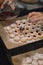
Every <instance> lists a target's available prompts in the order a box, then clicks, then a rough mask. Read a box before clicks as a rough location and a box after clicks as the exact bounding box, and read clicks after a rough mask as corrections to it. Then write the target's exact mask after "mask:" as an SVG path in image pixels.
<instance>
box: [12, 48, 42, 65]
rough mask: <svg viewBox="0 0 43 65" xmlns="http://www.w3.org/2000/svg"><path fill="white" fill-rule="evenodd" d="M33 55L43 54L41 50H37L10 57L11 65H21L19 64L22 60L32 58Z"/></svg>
mask: <svg viewBox="0 0 43 65" xmlns="http://www.w3.org/2000/svg"><path fill="white" fill-rule="evenodd" d="M35 53H40V54H43V48H40V49H37V50H33V51H30V52H27V53H24V54H19V55H16V56H11V60H12V63H13V65H22V63H21V62H22V60H23V58H25V57H29V56H32V55H34V54H35Z"/></svg>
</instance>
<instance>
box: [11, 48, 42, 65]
mask: <svg viewBox="0 0 43 65" xmlns="http://www.w3.org/2000/svg"><path fill="white" fill-rule="evenodd" d="M11 59H12V62H13V65H43V48H40V49H37V50H35V51H31V52H27V53H24V54H20V55H17V56H12V57H11Z"/></svg>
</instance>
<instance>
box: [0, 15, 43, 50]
mask: <svg viewBox="0 0 43 65" xmlns="http://www.w3.org/2000/svg"><path fill="white" fill-rule="evenodd" d="M26 18H27V15H26V16H23V17H20V18H15V19H12V20H7V21H0V36H1V38H2V40H3V42H4V44H5V46H6V48H7V49H9V50H10V49H13V48H17V47H20V46H23V45H27V44H29V43H25V44H14V43H12V42H10V41H8V39H7V35H6V32H5V31H4V29H3V27H4V26H7V25H10V24H12V23H13V22H14V21H16V20H18V19H26ZM40 40H43V37H42V38H41V39H37V40H35V41H32V42H30V43H32V44H33V42H37V41H40Z"/></svg>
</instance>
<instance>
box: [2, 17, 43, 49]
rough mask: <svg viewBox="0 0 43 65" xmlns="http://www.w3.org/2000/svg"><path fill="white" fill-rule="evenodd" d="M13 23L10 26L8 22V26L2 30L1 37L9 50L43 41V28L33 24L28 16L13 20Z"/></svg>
mask: <svg viewBox="0 0 43 65" xmlns="http://www.w3.org/2000/svg"><path fill="white" fill-rule="evenodd" d="M12 22H13V23H12V24H9V23H10V22H9V21H8V25H7V26H2V27H3V28H1V37H2V39H3V41H4V42H5V45H6V46H7V48H9V49H10V48H15V47H19V46H22V45H25V44H29V43H32V42H35V41H38V40H41V39H43V29H42V28H41V27H42V26H41V25H40V24H36V23H31V22H30V21H29V20H28V19H27V16H25V17H21V18H18V19H16V20H12ZM5 23H6V22H5ZM6 24H7V23H6Z"/></svg>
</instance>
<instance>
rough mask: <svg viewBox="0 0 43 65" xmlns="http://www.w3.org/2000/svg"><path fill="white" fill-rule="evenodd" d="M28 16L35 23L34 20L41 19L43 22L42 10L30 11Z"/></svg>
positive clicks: (38, 20)
mask: <svg viewBox="0 0 43 65" xmlns="http://www.w3.org/2000/svg"><path fill="white" fill-rule="evenodd" d="M28 17H29V19H30V21H31V22H32V23H34V22H36V23H37V22H38V23H40V21H41V23H43V14H42V13H40V12H32V13H29V15H28Z"/></svg>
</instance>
